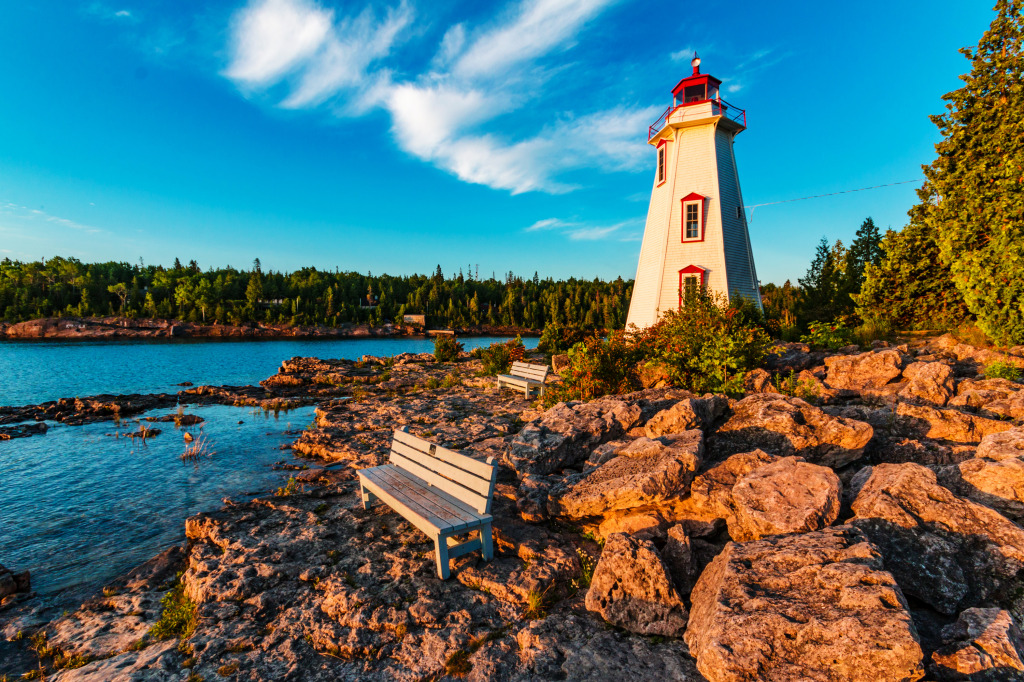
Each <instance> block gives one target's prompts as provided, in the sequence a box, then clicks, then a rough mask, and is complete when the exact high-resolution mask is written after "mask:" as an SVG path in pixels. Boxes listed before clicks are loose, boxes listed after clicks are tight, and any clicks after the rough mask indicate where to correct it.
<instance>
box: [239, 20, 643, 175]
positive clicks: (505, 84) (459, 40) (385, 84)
mask: <svg viewBox="0 0 1024 682" xmlns="http://www.w3.org/2000/svg"><path fill="white" fill-rule="evenodd" d="M611 2H612V0H521V1H520V2H518V3H516V4H514V5H513V6H512V8H511V9H510V11H509V12H508V14H507V15H506V16H505V17H504V19H503V20H502V21H499V22H497V23H495V24H492V25H490V26H486V27H484V28H483V29H479V30H475V31H474V30H471V29H468V28H467V27H466V26H465V25H464V24H456V25H454V26H452V27H450V28H449V29H448V30H447V31H446V32H445V34H444V37H443V38H442V39H441V41H440V45H439V47H438V50H437V52H436V54H435V56H434V58H433V60H432V61H431V63H430V65H429V66H428V67H427V68H428V69H429V70H428V71H425V72H424V73H421V74H419V75H418V76H413V77H412V78H407V79H400V80H396V79H395V76H394V73H393V72H392V71H391V70H389V69H388V68H386V67H385V66H384V65H378V64H376V62H379V61H382V60H384V59H386V58H387V57H388V56H390V54H391V52H392V50H393V48H394V46H395V45H396V44H397V43H398V42H399V40H400V39H401V38H402V37H403V35H404V34H405V33H407V32H408V31H407V29H409V28H410V26H411V23H412V10H411V9H410V8H409V6H408V5H407V4H405V2H404V0H403V2H402V4H400V5H398V6H396V7H394V8H392V9H391V10H390V11H388V12H387V14H386V16H385V17H384V18H383V19H380V20H378V19H377V17H376V14H375V13H374V12H373V11H371V10H370V9H365V10H364V11H362V12H361V13H360V14H358V15H356V16H352V17H340V18H337V17H335V13H334V12H333V11H329V10H325V9H322V8H321V7H320V6H319V5H316V4H313V2H312V1H311V0H252V2H251V3H250V4H249V5H248V6H246V7H245V8H243V9H242V10H240V11H239V12H237V13H236V15H235V17H234V20H233V23H232V36H231V42H230V54H231V62H230V65H229V66H228V68H227V69H226V71H225V75H226V76H227V77H228V78H230V79H232V80H233V81H235V82H236V83H237V84H238V85H239V86H240V87H242V88H245V89H251V90H266V89H269V88H270V87H271V86H275V85H278V84H281V83H284V84H285V85H286V87H287V94H286V95H285V97H284V99H283V100H282V101H280V103H279V106H281V107H284V108H291V109H305V108H313V107H316V106H318V105H321V104H324V103H326V102H328V101H331V102H332V104H331V106H332V107H333V110H334V112H335V113H336V114H337V115H357V114H362V113H365V112H367V111H369V110H370V109H372V108H375V107H381V108H384V109H385V110H386V111H387V112H388V113H389V114H390V115H391V122H392V132H393V135H394V138H395V140H396V142H397V144H398V146H399V147H400V148H401V149H402V150H403V151H405V152H407V153H409V154H411V155H413V156H415V157H417V158H419V159H422V160H423V161H426V162H429V163H432V164H434V165H436V166H438V167H439V168H441V169H443V170H445V171H447V172H450V173H452V174H454V175H456V176H457V177H458V178H460V179H461V180H464V181H466V182H472V183H476V184H482V185H486V186H488V187H492V188H496V189H505V190H509V191H511V192H513V193H519V192H527V191H534V190H541V191H545V192H551V193H557V192H566V191H569V190H571V189H573V188H574V187H573V186H572V185H570V184H567V183H565V182H563V181H560V180H558V179H557V176H558V175H559V174H561V173H563V172H565V171H566V170H570V169H573V168H581V167H595V166H596V167H599V168H604V169H607V170H624V169H625V170H630V169H633V168H636V167H637V166H638V164H639V163H641V162H642V160H643V158H644V153H643V152H644V150H645V147H646V145H645V144H644V138H643V131H644V130H645V128H646V125H647V123H648V120H647V119H649V118H652V114H653V115H656V113H657V112H655V111H654V108H636V107H634V108H630V107H623V106H620V107H615V108H612V109H610V110H607V111H601V112H595V113H590V114H586V115H583V116H574V115H571V114H570V115H563V116H562V118H561V120H560V121H559V122H557V123H554V124H551V125H548V126H546V127H544V128H542V129H540V130H538V131H536V132H534V133H533V134H527V135H522V134H518V135H517V134H516V133H515V130H514V129H510V128H509V127H508V126H500V127H498V126H494V129H493V130H490V129H488V124H489V123H490V122H492V121H495V120H496V119H498V118H499V117H501V116H503V115H506V114H509V113H511V112H514V111H516V110H518V109H521V108H522V107H523V106H524V105H525V104H526V103H528V102H529V101H530V100H531V99H533V98H535V97H537V96H538V94H539V92H540V91H542V85H543V84H544V83H543V81H544V78H545V77H546V75H547V74H549V73H550V71H547V72H546V71H544V70H543V68H541V65H540V64H539V63H538V62H537V60H539V59H540V58H542V57H544V56H545V55H547V54H549V53H551V52H554V51H556V50H564V49H568V48H569V47H571V46H572V45H573V44H574V43H575V40H576V37H577V34H578V33H579V32H580V31H581V30H582V28H583V27H584V25H585V24H586V23H587V22H588V21H589V20H590V19H592V18H593V17H595V16H597V14H599V13H600V12H601V11H602V10H603V9H604V8H605V7H607V6H608V5H609V4H610V3H611ZM496 130H500V131H501V132H500V134H499V133H497V132H495V131H496ZM581 131H584V134H581Z"/></svg>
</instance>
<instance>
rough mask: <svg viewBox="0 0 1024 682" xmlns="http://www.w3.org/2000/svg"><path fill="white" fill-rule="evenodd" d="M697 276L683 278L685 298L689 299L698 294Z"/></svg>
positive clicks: (685, 299)
mask: <svg viewBox="0 0 1024 682" xmlns="http://www.w3.org/2000/svg"><path fill="white" fill-rule="evenodd" d="M697 287H698V284H697V276H696V275H690V276H688V277H684V278H683V300H684V301H688V300H690V299H692V298H693V297H695V296H696V295H697Z"/></svg>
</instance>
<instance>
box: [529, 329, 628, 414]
mask: <svg viewBox="0 0 1024 682" xmlns="http://www.w3.org/2000/svg"><path fill="white" fill-rule="evenodd" d="M567 355H568V357H569V364H568V366H567V367H566V368H565V369H564V370H563V371H562V372H561V377H562V382H561V383H559V384H555V385H554V386H552V387H551V388H549V389H548V390H547V391H546V392H545V403H546V404H554V403H556V402H558V401H561V400H593V399H595V398H600V397H601V396H604V395H609V394H612V393H629V392H630V391H634V390H637V389H638V388H639V387H640V381H639V377H638V373H637V363H638V362H639V361H640V359H641V357H642V356H641V353H640V350H639V347H638V346H636V345H634V344H633V343H631V340H630V339H629V338H628V337H627V336H626V334H625V333H623V332H621V331H619V332H612V334H611V335H609V337H608V340H607V341H605V340H604V339H601V338H600V337H597V336H593V337H591V338H589V339H586V340H585V341H580V342H579V343H577V344H576V345H575V346H573V347H572V348H570V349H569V352H568V353H567Z"/></svg>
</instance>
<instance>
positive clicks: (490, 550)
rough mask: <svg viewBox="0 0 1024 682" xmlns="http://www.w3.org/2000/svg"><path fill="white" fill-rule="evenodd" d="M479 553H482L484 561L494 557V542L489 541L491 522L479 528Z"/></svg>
mask: <svg viewBox="0 0 1024 682" xmlns="http://www.w3.org/2000/svg"><path fill="white" fill-rule="evenodd" d="M480 553H481V554H483V555H484V561H490V560H491V559H493V558H494V543H493V542H492V541H491V524H489V523H488V524H487V525H486V526H482V527H481V528H480Z"/></svg>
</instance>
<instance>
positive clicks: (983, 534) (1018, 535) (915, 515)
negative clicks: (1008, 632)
mask: <svg viewBox="0 0 1024 682" xmlns="http://www.w3.org/2000/svg"><path fill="white" fill-rule="evenodd" d="M865 475H866V477H867V480H866V481H865V482H864V484H863V486H862V487H861V489H860V492H859V493H858V494H857V497H856V499H855V500H854V501H853V504H852V510H853V512H854V514H856V516H855V517H854V519H853V520H852V521H851V523H853V524H854V525H856V526H857V527H858V528H860V529H862V530H863V531H864V532H865V533H866V534H867V536H868V537H869V538H870V539H871V541H872V542H873V543H874V544H875V545H876V546H877V547H878V548H879V549H880V550H881V551H882V554H883V555H884V557H885V565H886V568H888V569H889V570H890V571H891V572H892V574H893V575H894V576H895V577H896V580H897V582H899V584H900V586H901V587H902V588H903V591H904V592H905V593H906V594H908V595H912V596H914V597H916V598H918V599H920V600H921V601H923V602H925V603H926V604H928V605H930V606H931V607H933V608H934V609H936V610H937V611H940V612H941V613H947V614H955V613H957V612H958V611H960V610H961V609H963V608H968V607H971V606H979V605H983V604H984V605H990V604H992V603H996V604H1001V605H1003V606H1005V607H1006V608H1008V609H1010V610H1011V611H1012V612H1014V613H1017V614H1019V613H1020V612H1021V607H1022V606H1024V594H1022V593H1021V590H1020V581H1019V578H1018V575H1019V574H1020V572H1021V571H1022V570H1024V530H1022V529H1021V528H1020V527H1019V526H1017V525H1016V524H1014V523H1013V522H1012V521H1010V520H1009V519H1007V518H1006V517H1004V516H1003V515H1001V514H999V513H998V512H996V511H994V510H992V509H989V508H988V507H986V506H984V505H981V504H977V503H976V502H972V501H970V500H967V499H964V498H962V497H959V496H957V495H955V494H953V493H952V492H951V491H950V490H948V489H947V488H945V487H943V486H941V485H939V484H938V482H937V479H936V475H935V473H934V472H933V471H932V470H930V469H926V468H925V467H923V466H920V465H917V464H878V465H876V466H874V467H872V468H871V471H870V473H869V474H865Z"/></svg>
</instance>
